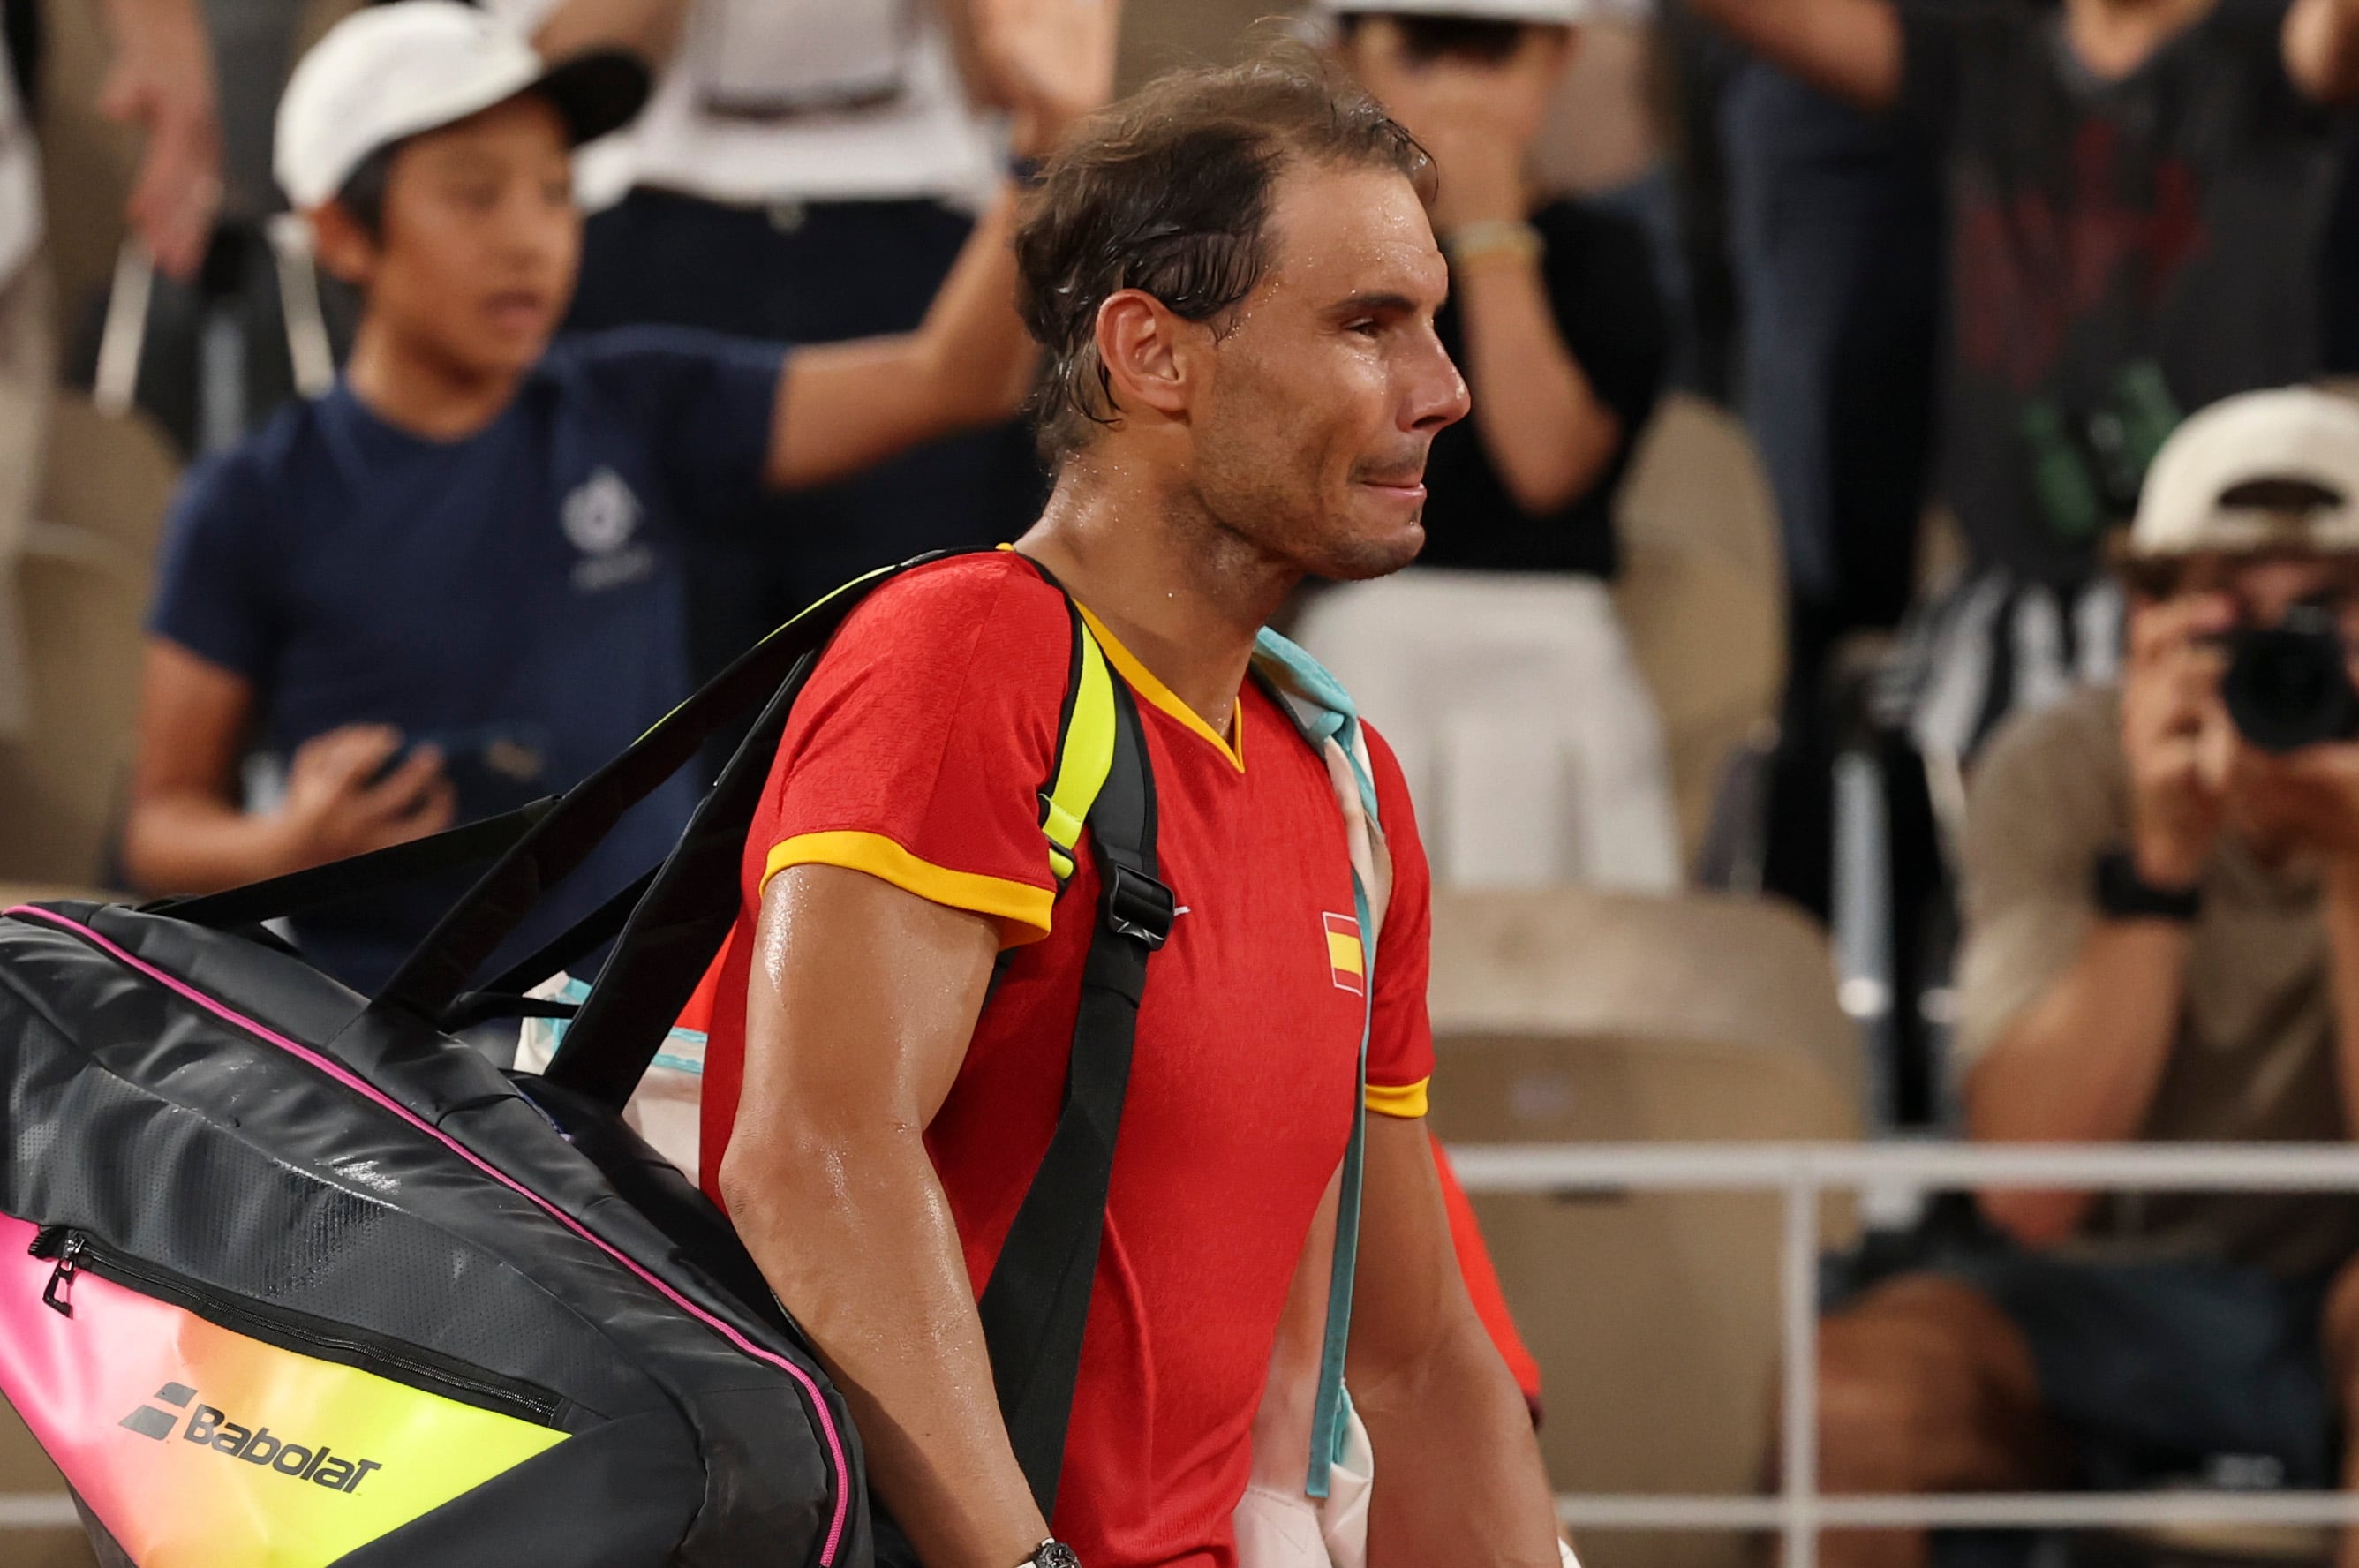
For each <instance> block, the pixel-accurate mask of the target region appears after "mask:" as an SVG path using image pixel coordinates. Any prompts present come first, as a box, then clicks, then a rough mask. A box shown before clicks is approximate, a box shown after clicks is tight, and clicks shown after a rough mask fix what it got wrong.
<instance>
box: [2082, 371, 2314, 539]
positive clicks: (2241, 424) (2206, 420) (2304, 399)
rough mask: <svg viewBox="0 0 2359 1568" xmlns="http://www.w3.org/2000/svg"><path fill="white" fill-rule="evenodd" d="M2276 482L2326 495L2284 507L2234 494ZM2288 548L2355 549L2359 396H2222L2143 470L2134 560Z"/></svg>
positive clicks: (2290, 390)
mask: <svg viewBox="0 0 2359 1568" xmlns="http://www.w3.org/2000/svg"><path fill="white" fill-rule="evenodd" d="M2272 482H2275V483H2279V484H2292V485H2307V486H2314V487H2315V488H2316V489H2317V490H2319V491H2321V492H2323V493H2324V496H2331V497H2332V501H2331V502H2328V501H2326V500H2324V499H2323V497H2321V499H2320V501H2319V502H2318V503H2317V504H2297V505H2295V506H2282V505H2272V504H2271V499H2270V498H2269V497H2268V496H2267V495H2266V494H2263V495H2257V496H2253V497H2251V498H2249V499H2247V498H2243V497H2239V496H2238V495H2237V494H2236V493H2237V492H2238V491H2239V490H2243V489H2245V487H2247V486H2253V485H2267V484H2269V483H2272ZM2286 549H2297V550H2325V551H2343V550H2350V551H2354V552H2359V402H2354V401H2353V400H2352V399H2350V398H2348V397H2339V396H2337V395H2335V394H2333V393H2331V392H2321V391H2317V390H2315V389H2313V388H2310V387H2286V388H2283V389H2281V390H2277V391H2271V392H2245V393H2241V394H2239V395H2237V396H2236V397H2226V398H2223V399H2222V400H2221V401H2219V402H2217V403H2214V404H2212V406H2211V407H2210V408H2206V409H2204V410H2203V411H2202V412H2201V413H2199V414H2197V415H2196V416H2195V417H2194V418H2192V419H2189V420H2188V421H2187V422H2186V423H2185V424H2183V425H2181V426H2180V427H2179V429H2178V430H2177V431H2176V432H2174V433H2173V434H2172V436H2171V438H2170V439H2169V441H2165V442H2164V443H2163V447H2162V451H2161V452H2158V453H2157V454H2156V456H2155V460H2154V466H2153V467H2151V468H2150V469H2148V470H2147V476H2146V489H2145V492H2144V494H2143V495H2140V496H2139V498H2138V510H2137V520H2136V522H2134V523H2133V524H2132V525H2131V526H2130V538H2129V554H2130V555H2131V556H2133V557H2156V556H2174V555H2197V554H2207V553H2211V552H2214V551H2219V552H2226V553H2242V552H2249V551H2255V550H2286Z"/></svg>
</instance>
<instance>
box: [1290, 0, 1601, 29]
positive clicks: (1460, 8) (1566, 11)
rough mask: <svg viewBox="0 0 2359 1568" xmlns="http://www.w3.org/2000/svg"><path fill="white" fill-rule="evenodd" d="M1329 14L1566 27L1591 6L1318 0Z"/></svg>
mask: <svg viewBox="0 0 2359 1568" xmlns="http://www.w3.org/2000/svg"><path fill="white" fill-rule="evenodd" d="M1317 8H1318V9H1319V10H1321V11H1322V12H1325V13H1326V14H1327V15H1329V16H1334V15H1337V14H1339V13H1341V12H1345V11H1351V12H1356V13H1360V14H1363V15H1368V16H1374V15H1375V14H1377V13H1379V12H1382V13H1385V14H1386V15H1390V16H1462V17H1465V18H1466V19H1467V20H1469V21H1486V22H1550V23H1556V24H1559V25H1561V26H1565V27H1570V26H1571V25H1572V24H1574V23H1576V22H1579V21H1581V20H1582V18H1583V17H1585V16H1588V15H1589V14H1590V12H1591V11H1592V10H1593V8H1594V7H1593V6H1592V5H1590V4H1588V0H1318V5H1317Z"/></svg>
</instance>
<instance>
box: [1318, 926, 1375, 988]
mask: <svg viewBox="0 0 2359 1568" xmlns="http://www.w3.org/2000/svg"><path fill="white" fill-rule="evenodd" d="M1319 918H1320V920H1322V921H1324V922H1325V924H1326V927H1327V966H1328V971H1329V973H1330V974H1332V975H1333V976H1334V980H1335V989H1337V990H1338V991H1349V992H1350V993H1352V995H1353V996H1366V995H1367V994H1368V980H1367V975H1368V963H1367V958H1366V956H1365V954H1364V952H1363V950H1362V949H1361V946H1360V922H1359V921H1358V920H1354V919H1353V918H1352V917H1351V916H1350V915H1334V914H1322V915H1321V916H1320V917H1319Z"/></svg>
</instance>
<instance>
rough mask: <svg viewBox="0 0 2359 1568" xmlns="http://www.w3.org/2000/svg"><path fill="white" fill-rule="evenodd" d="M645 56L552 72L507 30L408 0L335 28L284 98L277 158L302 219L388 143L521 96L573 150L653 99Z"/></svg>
mask: <svg viewBox="0 0 2359 1568" xmlns="http://www.w3.org/2000/svg"><path fill="white" fill-rule="evenodd" d="M648 85H649V83H648V76H647V66H646V64H645V63H644V62H643V61H641V60H639V59H638V57H637V56H636V55H631V54H626V53H624V52H622V51H620V50H601V51H598V52H596V53H592V54H584V55H581V56H578V57H576V58H574V59H572V60H565V61H563V62H561V63H560V64H558V65H555V66H551V65H549V64H547V63H546V62H544V61H543V60H541V58H540V56H539V55H538V54H536V53H534V52H533V47H532V43H531V41H530V40H529V39H527V38H526V37H525V36H524V35H523V34H522V33H520V32H518V31H517V30H516V28H515V27H510V26H509V25H507V24H506V23H505V22H503V21H501V20H499V19H497V18H495V17H494V16H491V15H489V14H488V13H486V12H484V11H480V10H478V9H476V8H475V7H474V6H473V5H461V4H459V3H458V0H401V3H400V4H398V5H376V6H372V7H370V8H368V9H366V10H363V11H358V12H355V13H353V15H352V16H347V17H345V18H344V19H343V20H342V21H341V22H339V23H337V24H336V25H335V26H334V27H331V28H329V29H328V32H327V34H326V36H325V37H323V38H321V39H320V41H319V42H318V43H317V44H315V45H313V46H312V48H311V49H310V52H309V53H308V54H306V55H304V57H303V60H302V62H301V63H300V64H299V65H298V66H296V68H295V73H294V75H293V77H291V78H290V79H289V80H288V83H287V93H286V96H284V97H283V98H281V99H279V101H278V125H277V136H276V142H277V146H276V150H275V152H274V155H273V164H274V169H275V172H276V173H277V176H278V183H279V185H280V186H282V187H283V188H284V189H285V190H286V191H287V199H288V201H291V202H293V203H294V205H295V208H296V210H297V211H298V212H309V211H310V210H311V209H312V208H314V207H317V206H320V205H321V204H322V203H324V202H326V201H329V200H330V199H332V197H333V196H334V195H335V194H336V192H337V191H341V190H342V189H343V185H344V181H346V180H350V179H351V178H352V177H353V170H354V169H358V168H359V167H360V166H361V164H362V162H363V161H364V160H365V159H366V158H368V156H369V155H370V154H371V153H373V152H375V151H376V150H377V149H378V148H379V147H386V146H388V145H390V144H391V143H394V142H397V141H399V140H401V139H402V138H403V137H405V136H417V135H419V133H420V132H424V131H430V130H434V129H437V128H439V127H440V126H443V125H452V124H454V123H456V122H458V121H460V120H463V119H465V118H466V117H467V116H468V115H470V114H478V113H480V112H481V111H483V110H485V109H488V108H490V107H491V106H492V105H494V104H495V103H506V101H507V100H508V99H510V98H513V97H515V96H516V94H518V93H526V92H537V93H542V94H544V95H545V96H546V97H547V98H548V99H549V102H550V103H554V104H555V105H556V106H557V110H558V113H560V114H562V115H564V116H565V121H566V125H567V126H568V127H569V128H570V130H571V133H572V137H573V142H574V145H575V146H577V147H578V146H580V145H581V144H582V143H583V142H586V141H591V140H593V139H594V138H596V137H598V136H604V135H605V134H606V133H607V132H609V131H613V130H618V129H620V128H621V127H622V126H624V125H627V124H629V123H630V120H631V118H632V117H633V116H634V115H636V114H637V113H638V112H639V110H640V108H641V107H642V106H643V105H645V104H646V103H647V92H648Z"/></svg>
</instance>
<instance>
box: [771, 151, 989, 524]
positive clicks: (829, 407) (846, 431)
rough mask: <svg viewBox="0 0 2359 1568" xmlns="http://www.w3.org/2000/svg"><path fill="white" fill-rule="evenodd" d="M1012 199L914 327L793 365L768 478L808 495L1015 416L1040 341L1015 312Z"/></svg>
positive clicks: (809, 354) (793, 360)
mask: <svg viewBox="0 0 2359 1568" xmlns="http://www.w3.org/2000/svg"><path fill="white" fill-rule="evenodd" d="M1015 206H1016V202H1015V196H1014V193H1013V192H1012V191H1001V193H1000V195H999V197H998V199H997V200H996V201H994V202H993V203H992V206H991V210H990V211H989V212H987V213H986V214H985V215H984V218H983V220H982V222H980V223H977V224H975V227H974V233H973V234H972V235H970V236H969V237H968V240H967V243H966V248H965V249H963V250H962V251H961V252H960V253H959V256H958V260H957V262H956V264H955V265H953V266H952V267H951V274H950V277H949V278H946V279H944V280H943V283H942V287H941V291H940V293H938V294H936V295H935V296H934V302H933V304H932V306H931V307H930V308H929V310H927V311H926V319H925V321H923V322H921V323H920V324H919V327H918V330H917V331H915V332H905V333H901V334H899V335H897V336H892V337H878V338H863V339H859V340H856V341H854V342H852V343H822V344H813V345H811V346H810V347H807V348H799V349H797V350H795V351H794V352H793V353H792V354H788V356H787V363H786V368H785V369H784V370H783V371H782V372H781V373H780V377H779V388H778V400H777V414H776V415H775V416H774V420H773V424H772V428H771V438H770V458H769V464H768V473H767V478H768V481H769V483H770V484H771V485H773V486H774V487H777V488H779V489H800V488H804V487H807V486H810V485H825V484H828V483H830V482H831V481H833V480H837V479H842V478H844V477H846V476H848V475H850V474H856V473H858V472H860V471H861V470H862V469H864V468H867V467H869V466H871V465H872V464H875V463H881V462H883V461H884V460H885V459H886V458H888V457H891V456H893V455H894V454H896V453H897V452H902V451H904V450H906V449H907V448H909V447H912V446H916V445H918V444H919V443H920V442H923V441H931V440H934V439H935V438H937V437H940V436H945V435H949V434H951V433H952V432H953V431H956V430H968V429H973V428H974V427H976V426H981V425H990V424H996V423H998V422H1000V421H1001V420H1004V419H1012V418H1014V417H1015V415H1016V411H1017V410H1018V409H1019V408H1022V407H1023V403H1024V397H1025V394H1026V392H1027V389H1028V387H1030V384H1031V376H1032V366H1033V363H1034V355H1033V349H1032V340H1031V338H1030V336H1029V335H1028V334H1027V332H1025V330H1024V323H1023V321H1022V319H1021V318H1019V317H1018V316H1017V315H1016V255H1015V250H1014V248H1013V245H1012V243H1011V242H1012V239H1013V235H1014V233H1015Z"/></svg>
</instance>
